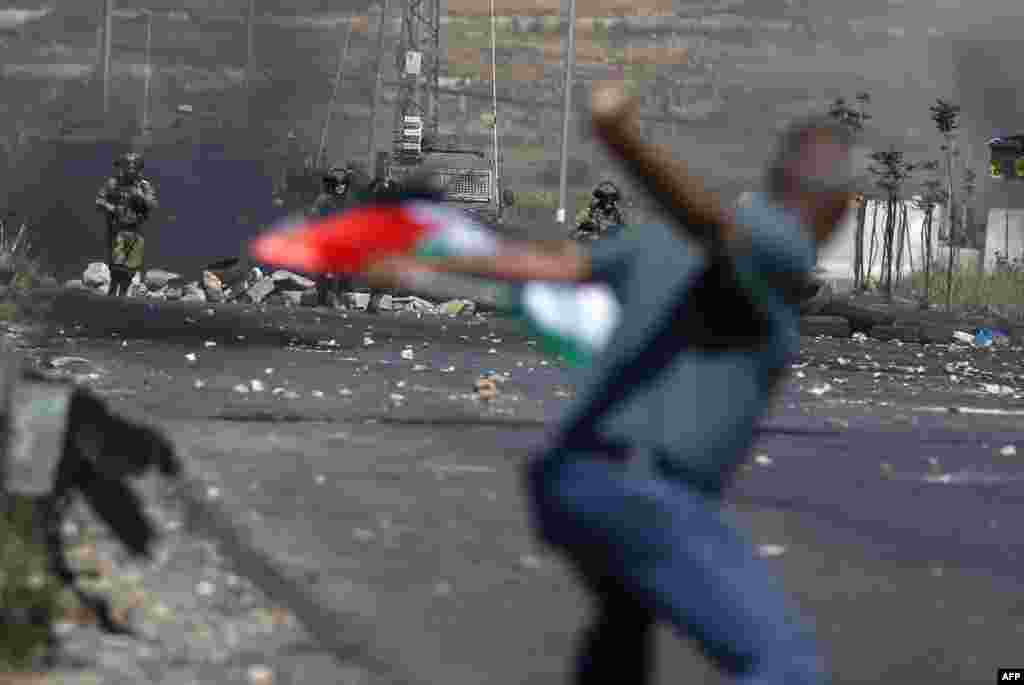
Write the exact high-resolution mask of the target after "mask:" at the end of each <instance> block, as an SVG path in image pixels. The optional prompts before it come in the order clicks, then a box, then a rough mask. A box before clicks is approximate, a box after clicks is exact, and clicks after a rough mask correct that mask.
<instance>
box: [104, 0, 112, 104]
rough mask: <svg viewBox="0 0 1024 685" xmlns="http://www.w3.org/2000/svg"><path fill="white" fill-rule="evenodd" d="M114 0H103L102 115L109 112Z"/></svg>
mask: <svg viewBox="0 0 1024 685" xmlns="http://www.w3.org/2000/svg"><path fill="white" fill-rule="evenodd" d="M113 28H114V0H103V116H104V117H106V116H107V115H108V114H110V51H111V45H112V43H111V33H112V31H113Z"/></svg>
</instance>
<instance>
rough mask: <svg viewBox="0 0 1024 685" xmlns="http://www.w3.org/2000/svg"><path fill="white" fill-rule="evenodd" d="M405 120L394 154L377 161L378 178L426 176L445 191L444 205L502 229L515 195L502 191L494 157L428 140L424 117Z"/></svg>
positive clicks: (450, 140)
mask: <svg viewBox="0 0 1024 685" xmlns="http://www.w3.org/2000/svg"><path fill="white" fill-rule="evenodd" d="M404 119H405V128H404V130H402V131H400V132H399V135H398V136H397V138H396V140H395V146H394V150H393V151H392V153H391V154H390V155H387V154H386V153H385V154H384V155H382V158H381V159H379V160H378V164H377V168H378V174H379V175H381V176H383V177H385V178H389V179H391V180H392V181H394V182H396V183H401V182H402V179H403V178H406V177H409V176H411V175H419V174H424V173H425V174H426V175H427V176H428V178H430V180H431V181H432V182H434V183H435V184H436V185H437V186H438V187H440V188H443V189H444V197H445V199H444V202H443V204H445V205H447V206H450V207H454V208H456V209H459V210H461V211H464V212H466V213H467V214H470V215H472V216H473V217H474V218H476V219H477V220H478V221H480V222H481V223H483V224H484V225H485V226H491V227H498V226H500V225H501V223H502V213H503V210H504V209H505V208H507V207H511V206H512V205H513V204H514V203H515V195H514V194H513V193H512V192H511V191H510V190H504V191H502V190H501V189H500V188H499V183H498V182H497V179H496V178H495V167H494V159H493V157H489V156H488V155H487V154H485V153H484V152H482V151H481V150H477V149H474V148H468V147H460V146H458V145H457V144H456V143H455V141H454V140H452V139H448V140H445V141H441V140H437V141H434V140H430V139H429V138H426V139H425V138H424V136H423V120H422V118H421V117H418V116H406V117H404Z"/></svg>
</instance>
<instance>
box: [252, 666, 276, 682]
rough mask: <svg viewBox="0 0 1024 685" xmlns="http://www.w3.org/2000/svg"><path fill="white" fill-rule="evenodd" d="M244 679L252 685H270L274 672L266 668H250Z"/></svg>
mask: <svg viewBox="0 0 1024 685" xmlns="http://www.w3.org/2000/svg"><path fill="white" fill-rule="evenodd" d="M246 677H247V678H248V679H249V682H250V683H251V684H252V685H272V684H273V682H274V672H273V671H271V670H270V669H269V668H267V667H266V666H250V667H249V670H248V672H247V673H246Z"/></svg>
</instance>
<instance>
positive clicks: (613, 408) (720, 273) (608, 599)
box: [380, 118, 853, 685]
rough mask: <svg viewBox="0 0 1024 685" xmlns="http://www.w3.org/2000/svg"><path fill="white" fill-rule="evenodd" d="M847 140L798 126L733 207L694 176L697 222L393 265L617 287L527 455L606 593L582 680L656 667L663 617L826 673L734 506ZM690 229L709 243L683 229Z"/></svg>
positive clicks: (553, 523) (725, 648)
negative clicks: (761, 186)
mask: <svg viewBox="0 0 1024 685" xmlns="http://www.w3.org/2000/svg"><path fill="white" fill-rule="evenodd" d="M852 142H853V141H852V140H851V139H850V133H849V131H848V130H847V129H845V128H843V127H842V126H839V125H836V124H834V123H833V122H831V121H829V120H828V119H826V118H822V119H811V120H808V121H805V122H801V123H799V124H797V125H794V126H793V127H792V128H791V129H790V130H788V131H787V132H786V133H785V134H784V135H783V136H782V139H781V145H780V149H779V152H778V155H777V157H776V158H775V160H774V161H773V162H772V164H771V165H770V166H769V169H768V172H767V174H766V179H765V180H766V184H765V185H766V187H765V192H764V193H762V194H757V195H754V196H753V197H752V198H751V199H750V201H749V202H748V203H746V205H745V206H741V207H738V208H736V209H735V210H728V209H725V208H724V207H720V206H719V205H718V204H717V203H716V202H714V201H710V200H708V197H707V195H706V194H704V193H703V191H698V190H696V189H695V188H697V187H698V186H697V184H696V183H694V182H691V183H689V185H686V186H684V187H686V188H687V189H688V192H689V196H688V197H686V198H684V200H685V201H686V202H689V204H690V207H691V208H694V209H695V211H693V212H689V213H688V215H689V216H694V217H699V218H700V221H698V222H695V223H693V224H691V225H687V226H683V225H680V226H678V227H673V228H670V227H666V226H638V227H634V229H633V230H631V231H628V232H626V233H624V234H623V235H622V236H620V237H617V238H610V239H607V240H603V241H596V242H592V243H588V244H586V245H580V244H579V243H576V242H574V241H573V242H568V243H566V244H565V245H564V246H563V247H562V248H561V249H559V250H552V251H541V250H537V249H533V248H530V247H528V246H516V245H508V246H506V247H505V248H504V249H503V250H502V252H501V253H500V254H498V255H497V256H493V257H461V258H460V257H452V258H445V259H441V260H437V261H430V262H427V261H424V260H422V259H421V260H402V259H398V260H393V261H392V262H390V263H389V264H388V265H386V266H382V267H381V272H380V273H382V274H383V273H386V272H387V271H388V270H391V272H392V273H394V272H395V271H403V270H404V271H407V272H408V271H416V270H434V271H444V272H449V273H463V274H473V275H479V276H487V277H490V278H499V279H507V280H541V281H543V280H548V281H578V282H583V281H599V282H604V283H607V284H608V285H610V286H611V288H612V289H613V290H614V291H615V293H616V296H617V297H618V299H619V301H620V302H622V305H623V312H624V313H623V316H622V320H621V322H620V324H619V326H618V328H617V329H616V332H615V334H614V335H613V337H612V339H611V341H610V342H609V344H608V345H607V347H606V349H605V352H604V353H603V354H602V355H601V356H600V357H598V358H597V359H596V360H595V362H594V364H593V365H592V366H591V367H589V368H587V369H584V370H583V371H582V378H581V379H580V382H579V384H578V392H577V397H576V400H575V402H574V403H573V404H572V405H571V406H570V407H569V410H568V411H567V412H566V414H565V415H564V417H563V418H562V419H561V421H560V424H559V427H558V431H557V434H556V438H555V439H554V440H553V442H552V443H551V444H550V445H549V446H548V447H547V448H546V449H545V451H544V453H543V454H541V455H540V456H539V457H538V458H537V459H536V460H534V461H533V463H531V464H530V465H529V468H528V470H527V472H528V475H527V488H528V492H529V498H530V501H531V504H532V509H533V515H534V522H535V524H536V525H537V528H538V529H539V533H540V536H541V538H542V539H543V540H544V541H545V542H546V543H548V544H549V545H551V546H553V547H555V548H558V549H560V550H561V551H562V552H563V553H564V554H565V556H566V557H567V558H568V559H569V560H570V561H571V562H572V563H573V565H574V567H575V568H576V570H577V571H578V573H579V576H580V578H581V580H582V581H583V582H584V584H585V585H586V587H587V588H588V589H589V590H590V593H591V595H592V596H593V598H594V601H595V605H596V607H595V608H596V620H595V621H594V623H593V625H592V626H591V628H590V629H589V630H588V631H587V632H586V634H585V636H584V639H583V640H582V643H581V645H580V653H579V660H578V666H577V672H576V673H577V675H576V682H577V683H578V684H579V685H596V684H597V683H605V682H621V683H630V685H645V684H646V683H649V682H650V678H651V674H652V670H653V669H652V666H653V653H652V639H653V629H654V626H655V624H656V623H657V622H659V621H661V622H666V623H669V624H671V625H672V626H674V627H675V628H676V629H677V631H678V632H679V634H680V636H681V637H687V638H692V639H695V640H696V641H697V643H698V644H699V646H700V648H701V649H702V651H703V652H704V654H705V655H706V656H707V657H708V658H709V659H711V660H712V661H713V662H714V663H715V664H716V665H717V666H718V667H719V668H720V669H721V670H723V671H724V672H725V673H727V674H729V675H730V676H731V677H732V678H733V679H734V682H738V683H749V684H754V683H757V684H764V685H768V684H771V685H811V684H814V685H818V684H821V683H825V682H827V681H828V677H827V675H826V670H825V667H824V664H823V662H822V660H821V657H820V655H819V652H818V649H817V646H816V644H815V641H814V639H813V633H812V631H811V629H810V627H809V626H808V625H806V624H805V623H804V621H803V620H802V619H801V618H800V617H799V615H798V612H797V611H796V610H795V608H794V607H792V606H791V605H790V603H789V601H788V599H787V598H786V595H785V594H784V593H783V592H782V590H781V589H780V588H778V587H776V585H775V582H774V581H773V579H772V574H771V572H770V568H768V567H767V566H766V565H765V562H763V561H762V560H761V559H759V558H758V557H757V555H756V554H755V551H754V549H753V547H752V546H751V545H750V544H749V543H748V542H747V541H746V540H745V539H744V538H743V537H742V536H741V535H740V534H739V533H738V532H737V531H735V530H734V529H733V528H732V527H730V526H729V525H728V524H727V523H726V522H725V521H724V520H723V518H722V517H721V513H720V505H721V498H722V494H723V491H724V489H725V488H726V487H727V486H728V485H729V483H730V482H731V480H732V478H733V477H734V475H735V473H736V472H737V470H738V469H739V467H740V466H741V465H742V463H743V462H744V461H745V460H746V459H747V457H748V454H749V451H750V448H751V447H752V445H753V442H754V435H755V429H756V427H757V424H758V423H759V421H760V420H761V419H762V417H763V416H764V415H765V414H766V413H767V411H768V410H769V408H770V406H771V401H772V397H773V393H774V391H775V390H776V388H777V387H778V384H779V381H780V380H781V378H782V377H783V374H784V372H785V369H786V367H787V365H788V363H789V362H790V361H791V360H792V359H793V358H794V357H795V356H796V355H797V353H798V351H799V349H798V348H799V340H800V339H799V302H800V295H801V292H800V290H801V288H800V287H799V284H800V283H801V282H805V281H806V279H807V278H809V277H810V274H811V272H812V271H813V269H814V264H815V251H816V246H817V245H818V244H820V243H821V242H824V241H826V240H828V239H829V238H830V237H831V236H832V235H833V234H834V233H835V231H836V229H837V228H838V226H839V224H840V222H841V220H842V219H843V217H844V215H845V214H846V211H847V209H848V207H849V206H850V201H851V198H852V193H851V189H852V183H853V175H852V168H851V167H852V147H851V146H852ZM691 236H695V237H697V238H698V240H699V241H700V242H703V243H704V244H705V246H706V247H709V248H710V249H707V250H699V249H695V248H696V246H695V245H694V244H693V242H692V241H690V240H684V239H681V238H684V237H691ZM716 246H717V247H716ZM722 246H724V249H717V248H721V247H722ZM382 278H383V276H382Z"/></svg>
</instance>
